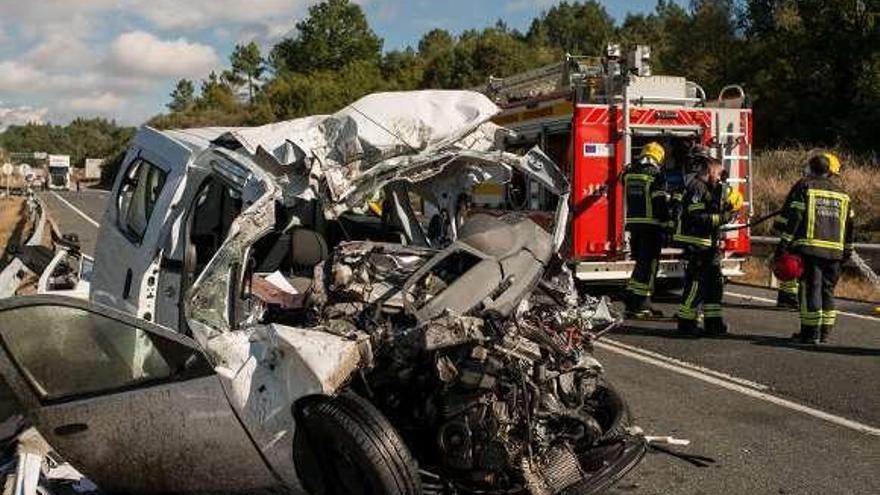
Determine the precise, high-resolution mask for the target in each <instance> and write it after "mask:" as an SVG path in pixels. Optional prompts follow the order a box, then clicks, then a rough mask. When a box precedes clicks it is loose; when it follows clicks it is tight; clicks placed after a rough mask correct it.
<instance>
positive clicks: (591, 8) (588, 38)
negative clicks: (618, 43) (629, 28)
mask: <svg viewBox="0 0 880 495" xmlns="http://www.w3.org/2000/svg"><path fill="white" fill-rule="evenodd" d="M614 34H615V26H614V20H613V19H612V18H611V16H610V15H609V14H608V11H606V10H605V7H603V6H602V4H600V3H599V2H597V1H596V0H587V1H586V2H583V3H581V2H572V3H568V2H562V3H560V4H558V5H556V6H554V7H551V8H550V9H549V10H548V11H546V12H544V13H543V14H541V16H540V17H538V18H537V19H535V20H534V21H532V25H531V27H530V28H529V32H528V38H529V40H530V41H531V42H532V43H533V44H538V45H547V46H551V47H553V48H559V49H561V50H563V51H565V52H568V53H572V54H579V55H601V54H602V53H603V52H604V51H605V45H606V44H607V43H609V42H611V41H614Z"/></svg>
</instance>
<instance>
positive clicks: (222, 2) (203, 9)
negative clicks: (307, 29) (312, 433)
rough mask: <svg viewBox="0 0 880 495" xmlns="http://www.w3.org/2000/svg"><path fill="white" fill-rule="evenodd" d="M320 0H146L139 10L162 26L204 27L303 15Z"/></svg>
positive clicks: (162, 27) (157, 25)
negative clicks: (182, 0)
mask: <svg viewBox="0 0 880 495" xmlns="http://www.w3.org/2000/svg"><path fill="white" fill-rule="evenodd" d="M314 3H317V0H260V1H246V0H187V1H185V2H181V1H180V0H144V1H139V2H137V6H136V7H135V9H136V10H137V12H138V14H140V15H141V16H143V17H144V18H146V19H148V20H149V21H151V22H152V23H153V24H154V25H155V26H156V27H158V28H159V29H201V28H205V27H209V26H216V25H218V24H251V23H258V22H262V21H269V20H272V19H278V18H279V17H285V16H286V17H287V18H288V21H290V20H292V19H293V18H294V17H298V16H300V15H302V14H303V13H304V12H305V11H306V8H307V7H308V6H309V5H312V4H314Z"/></svg>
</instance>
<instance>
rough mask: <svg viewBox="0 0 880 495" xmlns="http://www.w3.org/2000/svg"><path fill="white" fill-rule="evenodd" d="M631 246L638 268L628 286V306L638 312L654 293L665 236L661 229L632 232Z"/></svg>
mask: <svg viewBox="0 0 880 495" xmlns="http://www.w3.org/2000/svg"><path fill="white" fill-rule="evenodd" d="M630 246H632V257H633V259H635V262H636V266H635V268H633V271H632V275H630V279H629V282H627V285H626V290H627V292H628V299H627V306H628V309H631V310H638V309H639V308H640V307H642V306H643V305H644V304H645V302H646V301H647V299H648V298H650V297H651V295H652V294H653V293H654V283H655V281H656V279H657V268H658V265H659V263H660V250H661V249H662V248H663V234H662V232H661V231H660V229H656V230H654V229H652V230H646V231H639V232H631V233H630Z"/></svg>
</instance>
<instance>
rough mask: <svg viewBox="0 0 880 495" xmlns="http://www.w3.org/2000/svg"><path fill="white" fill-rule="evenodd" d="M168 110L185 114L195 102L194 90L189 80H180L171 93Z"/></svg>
mask: <svg viewBox="0 0 880 495" xmlns="http://www.w3.org/2000/svg"><path fill="white" fill-rule="evenodd" d="M170 96H171V102H169V103H168V105H167V106H168V109H169V110H171V111H172V112H185V111H187V110H189V109H190V108H192V106H193V105H194V104H195V101H196V88H195V86H194V85H193V82H192V81H190V80H189V79H181V80H179V81H177V85H176V86H174V91H172V92H171V95H170Z"/></svg>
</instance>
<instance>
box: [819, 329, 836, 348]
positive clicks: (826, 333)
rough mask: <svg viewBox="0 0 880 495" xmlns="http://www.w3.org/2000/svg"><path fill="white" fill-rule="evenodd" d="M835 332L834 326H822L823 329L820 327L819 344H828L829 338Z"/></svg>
mask: <svg viewBox="0 0 880 495" xmlns="http://www.w3.org/2000/svg"><path fill="white" fill-rule="evenodd" d="M833 331H834V326H833V325H822V326H821V327H819V342H821V343H823V344H824V343H826V342H828V338H829V337H830V336H831V333H832V332H833Z"/></svg>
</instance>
